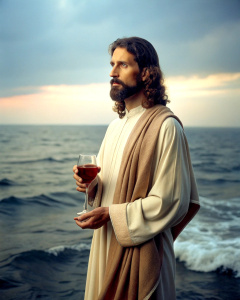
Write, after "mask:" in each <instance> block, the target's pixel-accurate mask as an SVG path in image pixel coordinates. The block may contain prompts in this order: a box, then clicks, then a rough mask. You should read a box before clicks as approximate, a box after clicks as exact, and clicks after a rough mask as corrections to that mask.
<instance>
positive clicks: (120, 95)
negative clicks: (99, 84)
mask: <svg viewBox="0 0 240 300" xmlns="http://www.w3.org/2000/svg"><path fill="white" fill-rule="evenodd" d="M110 83H111V90H110V97H111V98H112V100H114V101H117V102H123V101H124V100H125V99H127V98H129V97H131V96H133V95H135V94H137V93H138V92H140V91H141V89H142V88H143V83H142V81H141V80H140V79H139V78H137V83H136V85H134V86H129V85H127V84H125V83H124V82H122V81H121V80H120V79H117V78H113V79H112V80H111V81H110ZM113 83H119V84H121V86H122V87H120V86H112V84H113Z"/></svg>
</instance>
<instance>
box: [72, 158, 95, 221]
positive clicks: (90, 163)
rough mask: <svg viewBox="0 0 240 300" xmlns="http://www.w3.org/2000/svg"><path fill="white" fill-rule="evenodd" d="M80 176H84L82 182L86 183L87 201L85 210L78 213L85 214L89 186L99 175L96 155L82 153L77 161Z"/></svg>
mask: <svg viewBox="0 0 240 300" xmlns="http://www.w3.org/2000/svg"><path fill="white" fill-rule="evenodd" d="M77 168H78V176H79V177H81V178H82V180H83V181H82V183H85V184H86V193H85V202H84V206H83V211H81V212H79V213H77V214H78V215H82V214H85V213H86V212H87V211H88V186H89V184H90V183H91V182H92V181H93V179H94V178H95V177H96V176H97V173H98V167H97V158H96V155H84V154H80V155H79V158H78V163H77Z"/></svg>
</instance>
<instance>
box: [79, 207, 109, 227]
mask: <svg viewBox="0 0 240 300" xmlns="http://www.w3.org/2000/svg"><path fill="white" fill-rule="evenodd" d="M74 220H75V222H76V224H77V225H78V226H79V227H81V228H82V229H86V228H89V229H98V228H100V227H102V226H103V225H104V224H106V223H107V222H108V221H110V216H109V208H108V207H98V208H95V209H94V210H92V211H91V212H87V213H85V214H82V215H81V216H79V217H75V218H74Z"/></svg>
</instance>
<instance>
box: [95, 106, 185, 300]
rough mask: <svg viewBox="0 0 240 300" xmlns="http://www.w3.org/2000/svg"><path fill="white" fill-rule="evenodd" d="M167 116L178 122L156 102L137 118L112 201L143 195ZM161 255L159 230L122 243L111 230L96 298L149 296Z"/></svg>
mask: <svg viewBox="0 0 240 300" xmlns="http://www.w3.org/2000/svg"><path fill="white" fill-rule="evenodd" d="M168 117H174V118H176V119H177V120H178V121H179V122H180V120H179V119H178V118H177V117H176V116H174V114H173V113H172V112H171V111H170V109H169V108H167V107H165V106H161V105H157V106H154V107H153V108H150V109H147V110H146V111H145V112H144V114H143V115H142V116H141V117H140V119H139V120H138V122H137V124H136V125H135V127H134V130H133V131H132V133H131V135H130V136H129V139H128V142H127V145H126V147H125V149H124V153H123V159H122V163H121V168H120V172H119V176H118V180H117V185H116V190H115V194H114V199H113V203H114V204H123V203H129V202H133V201H135V200H136V199H138V198H144V197H146V195H147V193H148V191H149V188H150V187H149V179H150V172H151V166H152V163H153V161H152V160H153V154H154V150H155V147H156V143H157V140H158V137H159V131H160V128H161V125H162V123H163V122H164V120H165V119H166V118H168ZM180 123H181V122H180ZM178 232H179V230H178ZM162 256H163V249H162V236H161V233H159V234H158V235H156V236H155V237H154V238H152V239H150V240H148V241H147V242H145V243H143V244H140V245H133V246H132V247H124V246H123V245H120V243H119V242H118V241H117V239H116V235H115V234H114V232H113V234H112V238H111V243H110V249H109V255H108V261H107V267H106V272H105V278H104V284H103V287H102V292H101V293H100V295H99V298H98V299H99V300H104V299H105V300H106V299H112V300H124V299H126V300H135V299H149V297H150V296H151V294H152V293H153V292H154V290H155V288H156V287H157V284H158V281H159V276H160V271H161V265H162Z"/></svg>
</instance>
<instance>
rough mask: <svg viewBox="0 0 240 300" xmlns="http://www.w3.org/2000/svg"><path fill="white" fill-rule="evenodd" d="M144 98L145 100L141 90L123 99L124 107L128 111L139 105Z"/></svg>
mask: <svg viewBox="0 0 240 300" xmlns="http://www.w3.org/2000/svg"><path fill="white" fill-rule="evenodd" d="M144 100H146V97H145V95H144V94H143V91H140V92H139V93H137V94H135V95H133V96H131V97H129V98H127V99H125V100H124V102H125V105H126V109H127V110H128V111H130V110H131V109H133V108H135V107H138V106H140V105H141V104H142V103H143V102H144Z"/></svg>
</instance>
